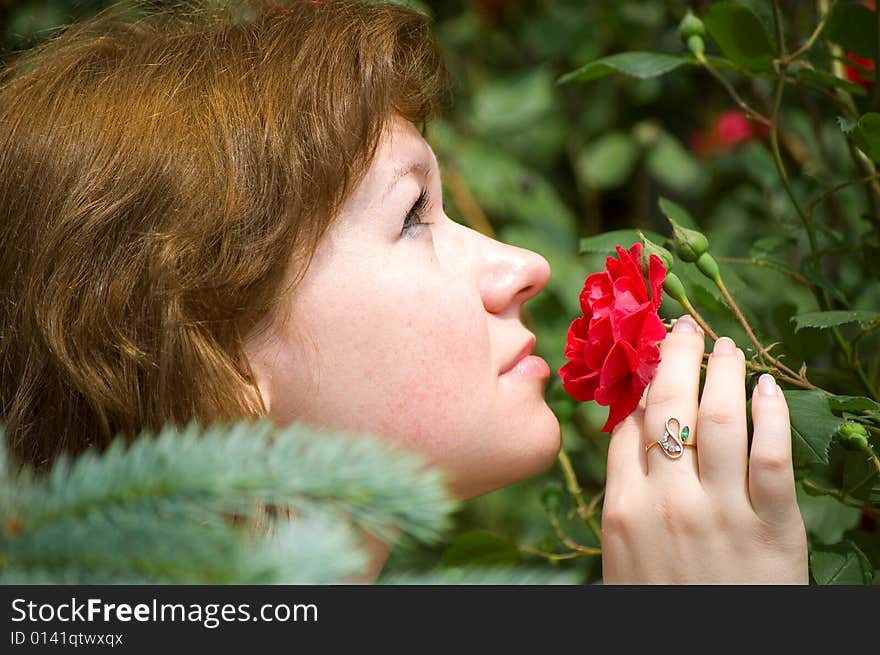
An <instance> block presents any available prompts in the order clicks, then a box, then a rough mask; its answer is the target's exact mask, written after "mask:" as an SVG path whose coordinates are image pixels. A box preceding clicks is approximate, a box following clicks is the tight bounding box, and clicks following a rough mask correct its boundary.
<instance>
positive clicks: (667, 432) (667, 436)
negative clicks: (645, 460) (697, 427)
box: [645, 416, 697, 459]
mask: <svg viewBox="0 0 880 655" xmlns="http://www.w3.org/2000/svg"><path fill="white" fill-rule="evenodd" d="M670 424H674V427H673V426H672V425H670ZM680 426H681V421H679V420H678V419H677V418H675V417H674V416H670V417H669V418H668V419H666V426H665V429H664V430H663V436H662V437H661V438H660V439H656V440H654V441H652V442H651V443H649V444H648V445H647V446H645V452H646V453H647V452H648V451H649V450H651V448H653V447H654V446H656V445H658V444H659V445H660V448H661V449H662V450H663V452H664V453H665V454H666V456H667V457H668V458H669V459H678V458H679V457H681V455H682V453H683V452H684V449H685V448H696V447H697V445H696V444H694V443H688V442H687V438H688V437H689V436H690V433H691V429H690V428H689V427H688V426H684V428H681V432H680V433H679V428H680Z"/></svg>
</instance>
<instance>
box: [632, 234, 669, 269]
mask: <svg viewBox="0 0 880 655" xmlns="http://www.w3.org/2000/svg"><path fill="white" fill-rule="evenodd" d="M639 239H641V241H642V261H641V262H640V263H641V265H642V270H643V271H645V274H646V275H647V271H648V262H649V261H651V255H657V256H658V257H659V258H660V261H661V262H663V268H665V269H666V270H667V271H668V270H669V269H670V268H672V262H673V261H674V260H673V258H672V253H671V252H669V251H668V250H667V249H666V248H664V247H663V246H658V245H657V244H656V243H654V242H653V241H651V240H650V239H649V238H648V237H646V236H645V235H644V234H643V233H642V231H641V230H639Z"/></svg>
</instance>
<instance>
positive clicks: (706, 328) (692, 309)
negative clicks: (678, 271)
mask: <svg viewBox="0 0 880 655" xmlns="http://www.w3.org/2000/svg"><path fill="white" fill-rule="evenodd" d="M676 300H678V302H679V304H680V305H681V306H682V307H684V309H685V311H686V312H687V313H688V314H690V315H691V317H692V318H693V319H694V320H695V321H696V322H697V324H698V325H699V326H700V327H701V328H703V332H705V333H706V334H708V335H709V338H710V339H712V341H717V340H718V335H717V334H715V331H714V330H713V329H712V328H711V327H709V324H708V323H707V322H706V319H704V318H703V317H702V316H700V312H698V311H697V310H696V308H695V307H694V306H693V305H692V304H691V301H690V300H688V299H687V297H685V298H683V299H676Z"/></svg>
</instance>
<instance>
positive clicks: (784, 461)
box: [749, 453, 793, 476]
mask: <svg viewBox="0 0 880 655" xmlns="http://www.w3.org/2000/svg"><path fill="white" fill-rule="evenodd" d="M749 467H750V468H751V469H752V470H753V471H755V472H756V473H759V474H761V475H774V476H775V475H782V474H786V475H788V474H791V472H792V469H793V467H792V463H791V458H790V457H788V456H787V455H785V454H783V453H756V454H754V455H752V457H751V459H750V460H749Z"/></svg>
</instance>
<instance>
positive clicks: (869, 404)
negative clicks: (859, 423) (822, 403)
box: [828, 396, 880, 412]
mask: <svg viewBox="0 0 880 655" xmlns="http://www.w3.org/2000/svg"><path fill="white" fill-rule="evenodd" d="M828 403H829V405H830V406H831V409H832V411H835V412H861V411H865V410H867V411H870V412H877V411H880V403H878V402H876V401H874V400H871V399H870V398H865V397H864V396H831V397H830V398H829V399H828Z"/></svg>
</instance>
